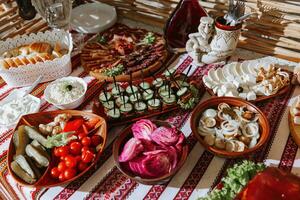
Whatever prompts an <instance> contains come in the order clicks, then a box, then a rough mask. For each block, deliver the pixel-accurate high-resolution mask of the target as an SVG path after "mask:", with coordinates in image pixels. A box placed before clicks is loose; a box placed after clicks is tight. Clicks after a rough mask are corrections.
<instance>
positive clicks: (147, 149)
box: [142, 140, 159, 151]
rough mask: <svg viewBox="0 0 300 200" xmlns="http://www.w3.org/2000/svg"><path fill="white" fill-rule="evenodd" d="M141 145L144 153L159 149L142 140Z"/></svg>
mask: <svg viewBox="0 0 300 200" xmlns="http://www.w3.org/2000/svg"><path fill="white" fill-rule="evenodd" d="M142 144H143V146H144V151H154V150H157V149H159V146H158V145H157V144H156V143H154V142H152V141H148V140H142Z"/></svg>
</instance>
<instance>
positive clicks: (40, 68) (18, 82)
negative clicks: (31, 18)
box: [0, 30, 73, 87]
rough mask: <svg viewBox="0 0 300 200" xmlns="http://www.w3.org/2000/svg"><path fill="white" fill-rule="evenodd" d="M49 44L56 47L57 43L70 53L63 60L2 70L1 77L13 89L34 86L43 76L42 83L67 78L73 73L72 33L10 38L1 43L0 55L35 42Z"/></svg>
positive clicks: (32, 34)
mask: <svg viewBox="0 0 300 200" xmlns="http://www.w3.org/2000/svg"><path fill="white" fill-rule="evenodd" d="M37 41H38V42H48V43H50V44H52V46H54V45H55V43H56V42H57V41H59V42H60V44H61V45H62V46H63V47H65V48H67V49H68V53H67V54H65V55H63V56H62V57H61V58H55V59H54V60H48V61H45V62H38V63H36V64H28V65H26V66H25V65H24V66H20V67H18V68H9V69H0V76H1V77H2V78H3V80H4V81H5V82H6V83H7V84H8V85H9V86H11V87H20V86H27V85H30V84H32V83H33V82H34V81H35V80H36V79H37V78H38V77H39V76H40V75H42V76H43V79H42V82H46V81H52V80H55V79H57V78H61V77H64V76H67V75H69V74H70V73H71V71H72V65H71V52H72V49H73V41H72V37H71V35H70V33H68V32H65V31H58V30H54V31H46V32H44V33H37V34H34V33H31V34H30V35H22V36H18V37H15V38H13V39H11V38H9V39H7V40H5V41H1V42H0V54H1V55H2V54H3V53H4V52H5V51H8V50H10V49H13V48H16V47H19V46H22V45H26V44H31V43H33V42H37Z"/></svg>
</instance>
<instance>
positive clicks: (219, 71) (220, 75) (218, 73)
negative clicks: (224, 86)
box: [215, 68, 226, 83]
mask: <svg viewBox="0 0 300 200" xmlns="http://www.w3.org/2000/svg"><path fill="white" fill-rule="evenodd" d="M215 76H216V78H217V79H218V80H219V81H220V82H221V83H226V78H225V77H224V74H223V70H222V69H221V68H218V69H216V71H215Z"/></svg>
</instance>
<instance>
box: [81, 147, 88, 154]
mask: <svg viewBox="0 0 300 200" xmlns="http://www.w3.org/2000/svg"><path fill="white" fill-rule="evenodd" d="M87 150H90V148H89V147H86V146H84V147H82V148H81V153H83V152H84V151H87Z"/></svg>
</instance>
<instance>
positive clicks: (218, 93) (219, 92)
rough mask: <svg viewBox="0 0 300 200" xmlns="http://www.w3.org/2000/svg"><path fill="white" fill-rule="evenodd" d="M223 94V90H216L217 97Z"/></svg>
mask: <svg viewBox="0 0 300 200" xmlns="http://www.w3.org/2000/svg"><path fill="white" fill-rule="evenodd" d="M224 95H225V92H224V91H223V90H221V89H219V90H218V92H217V96H218V97H223V96H224Z"/></svg>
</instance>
